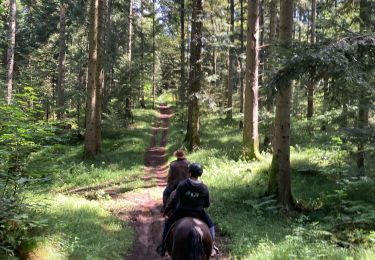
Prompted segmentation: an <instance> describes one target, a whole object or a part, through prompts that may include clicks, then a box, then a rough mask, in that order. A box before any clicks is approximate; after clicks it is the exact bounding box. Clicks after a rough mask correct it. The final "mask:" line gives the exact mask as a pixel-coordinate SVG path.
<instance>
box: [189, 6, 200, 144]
mask: <svg viewBox="0 0 375 260" xmlns="http://www.w3.org/2000/svg"><path fill="white" fill-rule="evenodd" d="M202 16H203V1H202V0H193V14H192V21H191V36H190V37H191V40H190V73H189V106H188V126H187V134H186V137H187V138H186V139H187V141H188V149H189V150H193V149H194V148H195V147H198V146H200V137H199V97H198V96H199V92H200V90H201V85H202V62H201V54H202V45H203V44H202V29H203V28H202V27H203V22H202Z"/></svg>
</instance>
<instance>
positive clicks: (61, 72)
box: [57, 0, 66, 120]
mask: <svg viewBox="0 0 375 260" xmlns="http://www.w3.org/2000/svg"><path fill="white" fill-rule="evenodd" d="M65 12H66V8H65V3H64V0H60V36H59V42H60V43H59V65H58V77H57V119H59V120H61V119H63V118H64V114H65V113H64V112H65V109H64V107H65V53H66V42H65V38H66V37H65Z"/></svg>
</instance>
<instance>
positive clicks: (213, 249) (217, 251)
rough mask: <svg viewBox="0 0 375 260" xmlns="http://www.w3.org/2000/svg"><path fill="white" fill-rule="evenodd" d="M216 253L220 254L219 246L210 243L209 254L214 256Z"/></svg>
mask: <svg viewBox="0 0 375 260" xmlns="http://www.w3.org/2000/svg"><path fill="white" fill-rule="evenodd" d="M218 254H220V250H219V248H218V247H217V246H215V245H212V251H211V256H215V255H218Z"/></svg>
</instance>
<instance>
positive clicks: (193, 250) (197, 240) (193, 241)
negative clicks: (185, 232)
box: [189, 228, 205, 260]
mask: <svg viewBox="0 0 375 260" xmlns="http://www.w3.org/2000/svg"><path fill="white" fill-rule="evenodd" d="M189 241H190V250H189V252H190V254H189V259H191V260H203V259H205V258H204V255H205V253H204V249H203V242H202V236H201V234H200V233H199V232H198V231H197V230H196V229H195V228H193V229H192V230H191V231H190V233H189Z"/></svg>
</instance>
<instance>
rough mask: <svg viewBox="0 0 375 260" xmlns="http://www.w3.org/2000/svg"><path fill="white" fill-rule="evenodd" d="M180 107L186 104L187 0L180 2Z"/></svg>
mask: <svg viewBox="0 0 375 260" xmlns="http://www.w3.org/2000/svg"><path fill="white" fill-rule="evenodd" d="M180 28H181V29H180V33H181V35H180V37H181V40H180V70H181V71H180V91H179V95H180V107H181V108H183V107H184V104H185V85H186V76H185V74H186V73H185V0H180Z"/></svg>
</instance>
